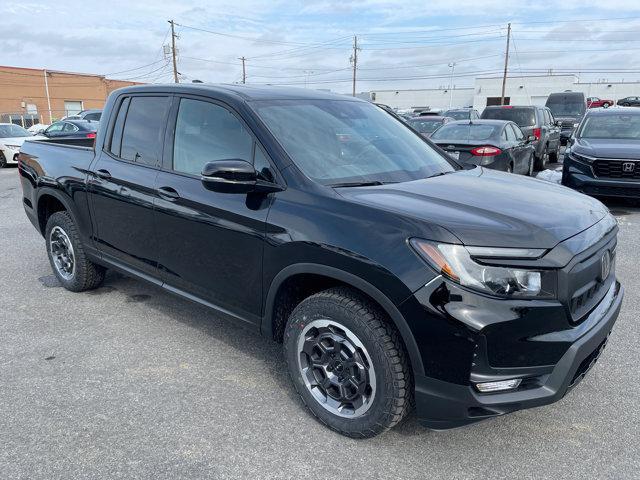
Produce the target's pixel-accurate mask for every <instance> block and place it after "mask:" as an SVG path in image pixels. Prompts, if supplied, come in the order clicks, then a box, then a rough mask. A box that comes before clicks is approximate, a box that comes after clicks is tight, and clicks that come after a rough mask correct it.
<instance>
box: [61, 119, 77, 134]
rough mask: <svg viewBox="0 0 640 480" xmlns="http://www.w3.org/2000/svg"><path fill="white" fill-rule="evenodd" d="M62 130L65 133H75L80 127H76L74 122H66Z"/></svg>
mask: <svg viewBox="0 0 640 480" xmlns="http://www.w3.org/2000/svg"><path fill="white" fill-rule="evenodd" d="M62 131H63V132H64V133H73V132H77V131H78V127H76V126H75V125H74V124H73V123H69V122H65V123H64V126H63V127H62Z"/></svg>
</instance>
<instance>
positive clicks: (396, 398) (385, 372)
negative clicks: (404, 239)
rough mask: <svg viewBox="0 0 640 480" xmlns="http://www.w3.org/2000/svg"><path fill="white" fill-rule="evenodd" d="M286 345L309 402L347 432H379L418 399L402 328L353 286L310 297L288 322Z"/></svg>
mask: <svg viewBox="0 0 640 480" xmlns="http://www.w3.org/2000/svg"><path fill="white" fill-rule="evenodd" d="M284 349H285V357H286V360H287V365H288V368H289V373H290V375H291V378H292V380H293V384H294V386H295V389H296V391H297V392H298V394H299V395H300V397H301V398H302V400H303V402H304V403H305V405H306V406H307V408H309V410H311V413H313V415H314V416H315V417H316V418H317V419H318V420H319V421H320V422H322V423H323V424H325V425H326V426H328V427H329V428H331V429H333V430H335V431H337V432H339V433H341V434H343V435H346V436H349V437H353V438H366V437H373V436H375V435H378V434H379V433H382V432H384V431H385V430H387V429H389V428H391V427H393V426H394V425H396V424H397V423H398V422H400V421H401V420H402V419H403V418H404V417H405V416H406V414H407V413H408V411H409V409H410V407H411V405H412V400H411V398H412V394H413V388H412V377H411V373H410V370H409V364H408V360H407V357H406V354H405V351H404V347H403V345H402V342H401V340H400V336H399V334H398V331H397V330H396V328H395V327H394V326H393V325H392V324H391V323H390V322H389V319H388V318H387V317H386V315H385V314H384V313H383V312H381V311H380V309H379V308H378V307H377V306H376V305H374V304H373V303H372V302H371V301H369V300H368V299H366V298H364V297H363V296H361V295H360V294H358V293H357V292H355V291H353V290H351V289H349V288H346V287H342V288H332V289H329V290H325V291H323V292H320V293H317V294H315V295H312V296H310V297H308V298H307V299H305V300H303V301H302V302H301V303H300V304H299V305H298V306H297V307H296V308H295V310H294V311H293V313H292V314H291V317H290V318H289V321H288V323H287V326H286V330H285V337H284Z"/></svg>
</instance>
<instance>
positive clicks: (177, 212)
mask: <svg viewBox="0 0 640 480" xmlns="http://www.w3.org/2000/svg"><path fill="white" fill-rule="evenodd" d="M176 109H177V112H175V116H176V121H175V130H174V138H173V142H172V143H171V145H172V147H171V149H172V153H171V154H170V155H165V159H166V161H165V168H164V169H163V171H161V172H160V173H159V175H158V180H157V187H158V193H159V199H158V201H157V203H156V221H157V231H158V235H157V238H158V246H159V268H160V271H161V275H162V280H163V281H164V282H165V283H166V286H167V287H168V288H169V289H171V288H174V289H176V290H180V291H183V292H187V293H189V294H191V295H193V296H195V297H197V298H198V299H200V300H204V301H206V302H207V303H210V304H213V305H214V306H216V307H218V308H220V309H222V310H224V311H226V312H228V313H231V314H233V315H234V316H236V317H239V318H241V319H243V320H248V321H249V322H251V323H256V324H257V323H258V322H259V320H260V318H261V307H262V301H261V299H262V255H263V248H264V237H265V223H266V218H267V213H268V207H269V203H270V195H264V194H230V193H217V192H212V191H210V190H207V189H206V188H205V187H204V185H203V184H202V182H201V181H200V173H201V171H202V168H203V167H204V165H205V164H206V163H207V162H210V161H214V160H223V159H241V160H247V161H250V162H251V161H253V162H254V165H256V169H257V170H259V171H263V172H268V170H269V169H270V168H271V167H270V164H269V161H268V160H267V159H266V156H265V155H264V153H263V152H262V150H261V148H260V147H259V146H258V145H257V143H256V142H255V140H254V138H253V136H252V135H251V133H250V132H249V130H248V128H247V127H246V126H245V124H244V123H243V122H242V121H241V120H240V118H239V117H237V116H236V115H235V114H234V113H232V112H231V111H230V110H229V109H227V108H226V107H225V106H222V105H220V104H217V103H215V102H211V101H207V100H204V99H197V98H182V99H181V100H180V103H179V105H178V106H177V108H176ZM167 145H169V142H167ZM256 152H257V154H256ZM254 158H255V160H254ZM257 163H260V165H257ZM271 195H273V194H271Z"/></svg>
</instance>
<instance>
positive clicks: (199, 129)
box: [173, 99, 253, 175]
mask: <svg viewBox="0 0 640 480" xmlns="http://www.w3.org/2000/svg"><path fill="white" fill-rule="evenodd" d="M252 149H253V138H252V137H251V135H250V134H249V133H248V132H247V130H246V129H245V128H244V126H243V125H242V123H241V122H240V120H238V118H237V117H236V116H235V115H233V114H232V113H231V112H230V111H229V110H227V109H226V108H223V107H220V106H218V105H215V104H213V103H209V102H201V101H199V100H190V99H182V100H181V101H180V109H179V110H178V119H177V120H176V134H175V139H174V145H173V169H174V170H176V171H178V172H182V173H190V174H193V175H200V172H202V167H204V165H205V164H206V163H208V162H212V161H214V160H230V159H240V160H246V161H248V162H250V161H251V155H252Z"/></svg>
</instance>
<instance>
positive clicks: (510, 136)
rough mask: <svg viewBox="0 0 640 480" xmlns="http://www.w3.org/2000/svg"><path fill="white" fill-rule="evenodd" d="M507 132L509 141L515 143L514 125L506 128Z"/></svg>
mask: <svg viewBox="0 0 640 480" xmlns="http://www.w3.org/2000/svg"><path fill="white" fill-rule="evenodd" d="M505 130H506V131H507V140H508V141H509V142H515V141H516V132H515V131H514V130H513V125H511V124H509V125H507V126H506V127H505Z"/></svg>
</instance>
